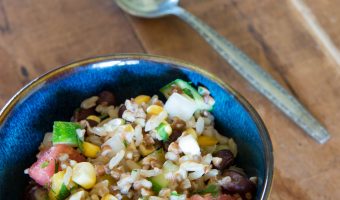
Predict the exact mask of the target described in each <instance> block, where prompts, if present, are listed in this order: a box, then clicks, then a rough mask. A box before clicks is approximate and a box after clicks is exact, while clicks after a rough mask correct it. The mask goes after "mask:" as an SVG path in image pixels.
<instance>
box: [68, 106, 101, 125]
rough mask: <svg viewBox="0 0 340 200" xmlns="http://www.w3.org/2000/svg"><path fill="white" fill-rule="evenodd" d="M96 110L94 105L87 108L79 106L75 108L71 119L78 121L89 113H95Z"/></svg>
mask: <svg viewBox="0 0 340 200" xmlns="http://www.w3.org/2000/svg"><path fill="white" fill-rule="evenodd" d="M96 114H97V112H96V110H95V107H92V108H89V109H83V108H79V109H78V110H76V111H75V112H74V114H73V117H72V121H75V122H79V121H81V120H83V119H86V118H87V117H88V116H90V115H96Z"/></svg>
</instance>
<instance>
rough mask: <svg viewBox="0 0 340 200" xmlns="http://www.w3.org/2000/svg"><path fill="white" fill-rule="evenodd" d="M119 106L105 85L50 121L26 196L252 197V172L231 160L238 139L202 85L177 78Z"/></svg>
mask: <svg viewBox="0 0 340 200" xmlns="http://www.w3.org/2000/svg"><path fill="white" fill-rule="evenodd" d="M160 91H161V93H162V94H163V95H164V96H165V98H166V101H165V102H163V101H161V100H160V99H159V98H158V96H157V95H153V96H147V95H139V96H137V97H135V98H131V99H127V100H125V102H124V103H123V104H121V105H117V104H116V102H115V96H114V94H113V93H111V92H108V91H103V92H101V93H100V94H99V95H98V96H92V97H90V98H88V99H85V100H84V101H83V102H82V103H81V105H80V108H78V109H76V110H75V112H74V115H73V117H72V119H71V121H70V122H65V121H55V122H54V124H53V132H51V133H46V134H45V137H44V139H43V142H42V143H41V145H40V147H39V150H40V152H39V153H38V155H37V161H36V162H35V163H34V164H33V165H32V166H31V167H30V168H28V169H26V170H25V173H27V174H29V176H30V177H31V178H32V181H31V182H30V185H29V186H28V189H27V193H26V197H27V198H28V199H57V200H63V199H70V200H76V199H77V200H78V199H86V200H87V199H89V200H90V199H93V200H99V199H100V200H116V199H150V200H161V199H171V200H185V199H192V200H200V199H219V200H223V199H226V200H238V199H249V200H250V199H254V195H255V191H256V180H257V178H256V177H250V178H248V177H247V175H246V174H245V173H244V171H243V170H242V169H241V168H238V167H236V166H235V162H234V159H235V157H236V156H237V145H236V144H235V142H234V140H233V139H232V138H227V137H225V136H223V135H221V134H219V133H218V131H217V130H216V129H215V128H214V117H213V115H212V114H211V113H210V111H211V110H212V109H213V106H214V103H215V101H214V99H213V98H212V96H211V95H210V92H209V90H208V89H207V88H205V87H202V86H198V88H197V89H196V88H195V87H193V86H192V85H191V84H190V83H188V82H185V81H183V80H181V79H176V80H175V81H173V82H171V83H169V84H168V85H166V86H164V87H163V88H161V89H160Z"/></svg>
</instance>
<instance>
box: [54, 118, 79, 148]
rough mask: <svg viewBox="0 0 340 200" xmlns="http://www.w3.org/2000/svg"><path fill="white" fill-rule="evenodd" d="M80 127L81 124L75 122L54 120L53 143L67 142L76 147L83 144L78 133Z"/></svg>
mask: <svg viewBox="0 0 340 200" xmlns="http://www.w3.org/2000/svg"><path fill="white" fill-rule="evenodd" d="M80 128H81V127H80V125H79V124H77V123H73V122H61V121H56V122H54V124H53V136H52V143H53V145H56V144H67V145H70V146H75V147H79V146H81V141H80V139H79V137H78V135H77V129H80Z"/></svg>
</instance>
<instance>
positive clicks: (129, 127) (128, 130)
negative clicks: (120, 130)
mask: <svg viewBox="0 0 340 200" xmlns="http://www.w3.org/2000/svg"><path fill="white" fill-rule="evenodd" d="M124 131H126V132H134V131H135V129H134V128H133V127H132V126H131V124H126V125H125V128H124Z"/></svg>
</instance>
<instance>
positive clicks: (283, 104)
mask: <svg viewBox="0 0 340 200" xmlns="http://www.w3.org/2000/svg"><path fill="white" fill-rule="evenodd" d="M173 14H175V15H177V16H178V17H180V18H181V19H183V20H184V21H185V22H187V23H188V24H189V25H191V26H192V28H194V29H195V30H196V31H197V32H198V33H199V34H200V35H201V36H202V37H203V38H204V39H205V40H206V41H207V42H208V43H209V44H210V45H211V46H212V47H213V48H214V49H215V50H216V51H217V52H218V53H219V54H220V55H221V56H222V57H223V58H224V59H225V60H226V61H228V63H229V64H230V65H231V66H232V67H233V68H234V69H235V70H236V71H237V72H238V73H239V74H240V75H241V76H243V78H245V79H246V80H247V81H248V82H249V83H250V84H251V85H252V86H253V87H254V88H256V89H257V90H258V91H259V92H260V93H262V94H263V95H264V96H266V97H267V98H268V99H269V100H270V101H271V102H272V103H273V104H275V105H276V106H277V107H278V108H279V109H280V110H281V111H282V112H283V113H285V114H286V115H287V116H288V117H290V118H291V119H292V120H293V121H294V122H295V123H296V124H297V125H298V126H300V127H301V128H302V129H303V130H304V131H305V132H306V133H307V134H308V135H309V136H311V137H312V138H314V139H315V140H316V141H318V142H319V143H325V142H326V141H327V140H328V139H329V138H330V136H329V134H328V132H327V130H326V129H325V128H324V127H323V126H322V125H321V124H320V123H319V122H318V121H317V120H316V119H315V118H314V117H313V116H312V115H311V114H310V113H309V112H308V111H307V110H306V109H305V108H304V107H303V106H302V105H301V104H300V103H299V102H298V100H297V99H296V98H294V97H293V96H292V95H291V94H290V93H289V92H288V91H287V90H285V89H284V88H283V87H282V86H281V85H280V84H279V83H278V82H277V81H275V80H274V79H273V78H272V77H271V76H270V75H269V74H268V73H267V72H265V71H264V70H263V69H262V68H261V67H260V66H259V65H257V64H256V63H255V62H254V61H253V60H252V59H251V58H249V57H248V56H246V55H245V54H244V53H243V52H242V51H241V50H240V49H238V48H237V47H235V46H234V45H233V44H232V43H231V42H229V41H228V40H226V39H225V38H223V37H222V36H221V35H220V34H218V33H217V32H216V31H214V30H213V29H212V28H210V27H209V26H208V25H206V24H205V23H203V22H202V21H201V20H199V19H198V18H196V17H195V16H193V15H192V14H190V13H189V12H188V11H186V10H184V9H183V8H180V7H178V9H176V10H175V12H174V13H173Z"/></svg>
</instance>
